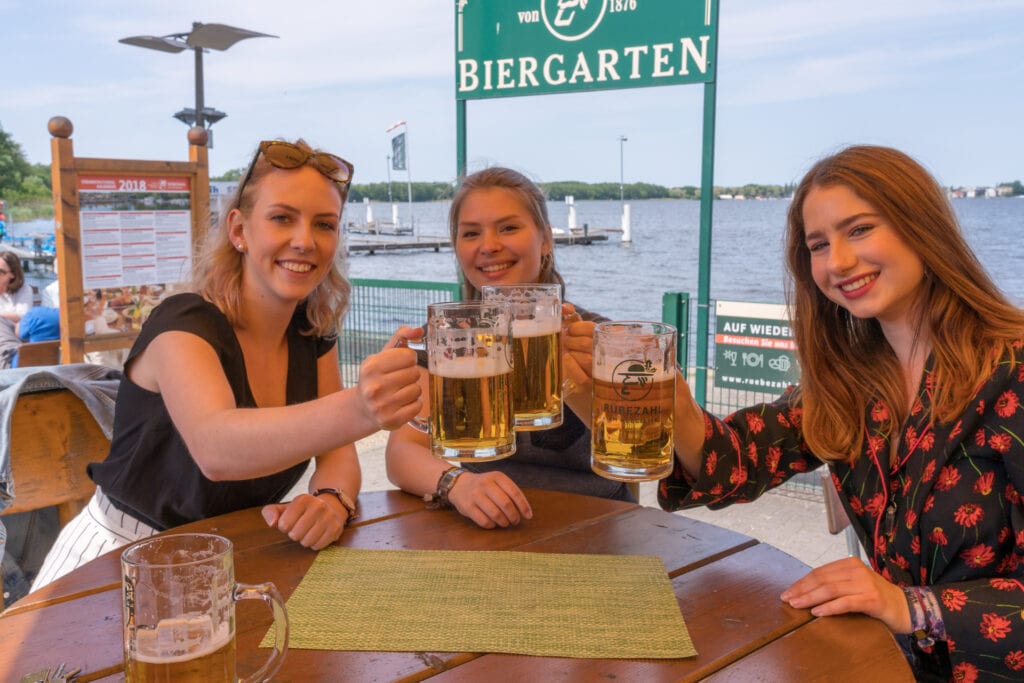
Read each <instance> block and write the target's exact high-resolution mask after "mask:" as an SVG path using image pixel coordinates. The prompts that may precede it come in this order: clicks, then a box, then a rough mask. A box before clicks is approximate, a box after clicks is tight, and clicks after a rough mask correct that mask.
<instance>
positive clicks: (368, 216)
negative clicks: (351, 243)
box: [363, 197, 373, 230]
mask: <svg viewBox="0 0 1024 683" xmlns="http://www.w3.org/2000/svg"><path fill="white" fill-rule="evenodd" d="M363 206H365V207H366V228H367V230H369V229H371V228H372V226H373V207H371V206H370V198H369V197H363Z"/></svg>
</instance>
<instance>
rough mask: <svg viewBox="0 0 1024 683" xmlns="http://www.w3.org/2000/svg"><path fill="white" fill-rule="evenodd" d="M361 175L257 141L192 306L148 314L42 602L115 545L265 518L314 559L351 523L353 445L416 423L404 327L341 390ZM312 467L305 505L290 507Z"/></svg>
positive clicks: (163, 307)
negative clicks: (217, 519) (289, 496)
mask: <svg viewBox="0 0 1024 683" xmlns="http://www.w3.org/2000/svg"><path fill="white" fill-rule="evenodd" d="M351 179H352V166H351V164H349V163H348V162H347V161H345V160H344V159H341V158H340V157H336V156H334V155H332V154H327V153H325V152H321V151H317V150H314V149H312V148H310V146H309V145H307V144H306V143H305V142H304V141H302V140H299V141H297V142H295V143H289V142H283V141H271V142H262V143H260V146H259V149H258V151H257V153H256V156H255V158H254V159H253V161H252V163H251V164H250V166H249V169H248V171H247V173H246V175H245V177H244V179H243V180H242V182H241V183H240V184H239V186H238V190H237V191H236V194H235V196H234V198H233V201H232V204H231V207H232V208H231V209H230V210H229V211H226V212H225V213H224V215H223V216H222V218H221V220H220V223H219V225H218V227H217V229H216V230H214V231H212V232H211V234H210V235H209V236H208V239H207V243H206V244H205V245H204V252H203V254H202V255H201V257H200V258H199V259H198V261H197V263H196V264H195V267H194V269H193V288H192V289H193V292H190V293H183V294H177V295H174V296H171V297H169V298H167V299H166V300H165V301H164V302H162V303H161V304H160V305H159V306H157V308H155V309H154V310H153V313H152V314H151V315H150V317H149V319H148V320H147V321H146V323H145V324H144V325H143V328H142V330H141V331H140V333H139V336H138V338H137V340H136V342H135V345H134V346H133V348H132V350H131V352H130V353H129V356H128V359H127V361H126V363H125V378H124V379H123V380H122V382H121V387H120V389H119V392H118V397H117V407H116V414H115V418H114V436H113V440H112V443H111V448H110V454H109V455H108V456H107V459H106V460H105V461H104V462H102V463H93V464H91V465H90V466H89V476H90V477H91V478H92V479H93V481H95V482H96V484H97V485H98V488H97V491H96V494H95V496H94V497H93V499H92V500H91V501H90V503H89V505H88V506H87V507H86V509H85V510H83V511H82V513H81V514H80V515H78V517H76V518H75V519H74V520H73V521H72V522H71V523H70V524H68V525H67V526H66V527H65V529H64V530H63V531H62V532H61V535H60V537H59V538H58V540H57V543H56V544H55V546H54V548H53V550H51V552H50V554H49V555H48V557H47V559H46V562H45V563H44V565H43V567H42V569H41V570H40V573H39V577H38V578H37V580H36V584H35V586H34V588H38V587H39V586H41V585H44V584H46V583H48V582H50V581H52V580H54V579H55V578H57V577H58V576H61V575H62V574H64V573H66V572H68V571H70V570H71V569H73V568H75V567H76V566H78V565H80V564H83V563H84V562H87V561H88V560H90V559H92V558H94V557H96V556H98V555H100V554H101V553H104V552H107V551H109V550H111V549H113V548H116V547H118V546H120V545H125V544H127V543H130V542H132V541H134V540H136V539H138V538H142V537H145V536H148V535H150V534H153V533H155V532H158V531H162V530H164V529H168V528H171V527H175V526H178V525H181V524H185V523H188V522H192V521H195V520H198V519H204V518H206V517H212V516H214V515H219V514H223V513H227V512H231V511H234V510H240V509H243V508H247V507H252V506H257V505H262V506H264V507H263V517H264V519H266V521H267V524H269V525H270V526H274V527H277V528H278V529H280V530H281V532H282V533H284V534H287V535H288V537H289V538H291V539H292V540H294V541H296V542H298V543H301V544H302V545H303V546H306V547H309V548H312V549H314V550H319V549H321V548H323V547H325V546H327V545H328V544H330V543H332V542H334V541H336V540H337V539H338V538H339V537H340V536H341V534H342V531H343V530H344V527H345V526H346V525H347V524H348V523H349V522H350V521H351V520H352V519H353V517H354V516H355V514H356V509H355V503H354V500H355V498H356V496H357V495H358V493H359V487H360V484H361V475H360V470H359V461H358V459H357V457H356V451H355V448H354V446H353V445H352V444H353V442H355V441H356V440H358V439H360V438H363V437H365V436H367V435H369V434H371V433H373V432H376V431H377V430H379V429H394V428H396V427H398V426H400V425H403V424H405V422H406V421H407V420H409V419H411V418H412V417H414V416H415V415H416V414H417V413H418V412H419V410H420V389H419V385H418V384H417V380H418V377H419V375H418V372H417V370H416V354H415V352H414V351H412V350H410V349H408V348H396V346H398V344H397V342H398V340H400V339H401V340H405V339H415V338H418V337H419V335H420V330H418V329H412V328H403V329H400V330H399V331H398V332H397V333H396V335H395V338H394V339H393V340H392V341H391V342H389V344H388V345H387V346H386V347H385V349H384V350H383V351H381V352H380V353H378V354H376V355H373V356H370V357H369V358H367V359H366V360H365V361H364V362H363V364H362V366H361V368H360V381H359V384H358V386H357V387H354V388H351V389H345V390H343V388H342V385H341V377H340V374H339V370H338V361H337V351H336V346H337V345H336V335H337V332H338V324H339V321H340V319H341V317H342V315H343V314H344V312H345V308H346V306H347V304H348V298H349V291H350V288H349V284H348V281H347V280H346V279H345V273H344V269H345V264H344V253H343V251H342V249H341V213H342V209H343V207H344V205H345V199H346V196H347V194H348V188H349V184H350V182H351ZM311 458H315V460H316V470H315V473H314V474H313V475H312V479H311V481H310V485H309V490H310V494H309V495H306V494H302V495H299V496H298V497H296V498H295V499H294V500H292V501H290V502H287V503H282V502H280V501H281V499H282V497H283V496H284V495H285V494H286V493H287V492H288V491H289V490H290V489H291V488H292V487H293V486H294V485H295V484H296V483H297V482H298V481H299V479H300V477H301V476H302V475H303V473H304V471H305V469H306V466H307V463H308V461H309V460H310V459H311Z"/></svg>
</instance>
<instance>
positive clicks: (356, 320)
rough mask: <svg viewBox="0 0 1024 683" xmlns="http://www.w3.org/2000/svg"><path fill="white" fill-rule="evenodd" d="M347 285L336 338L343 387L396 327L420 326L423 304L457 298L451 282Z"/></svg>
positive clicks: (357, 281)
mask: <svg viewBox="0 0 1024 683" xmlns="http://www.w3.org/2000/svg"><path fill="white" fill-rule="evenodd" d="M351 283H352V297H351V300H350V301H349V311H348V315H347V316H345V321H344V323H343V324H342V328H341V335H340V336H339V338H338V361H339V363H341V378H342V381H343V382H344V383H345V386H347V387H350V386H354V385H355V384H356V382H357V381H358V380H359V364H360V363H362V362H363V359H364V358H366V357H367V356H369V355H371V354H374V353H377V352H378V351H380V350H381V348H382V347H383V346H384V343H385V342H387V340H388V339H390V338H391V335H393V334H394V333H395V330H397V329H398V327H399V326H400V325H412V326H419V325H422V324H423V323H424V322H425V321H426V317H427V304H432V303H436V302H440V301H457V300H459V299H460V298H461V289H460V287H459V285H458V283H455V282H420V281H416V280H373V279H362V278H353V279H352V280H351Z"/></svg>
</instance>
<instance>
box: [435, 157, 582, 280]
mask: <svg viewBox="0 0 1024 683" xmlns="http://www.w3.org/2000/svg"><path fill="white" fill-rule="evenodd" d="M490 188H500V189H503V190H508V191H509V192H511V193H512V194H514V195H515V196H516V198H517V199H519V201H520V203H521V204H522V205H523V207H524V208H525V209H526V211H527V213H528V214H529V215H530V218H531V219H532V220H533V222H534V224H535V225H536V226H537V229H538V230H540V232H541V235H542V236H543V237H544V238H545V239H546V240H547V241H548V243H549V244H551V247H552V249H551V251H549V252H548V253H547V254H544V255H543V256H542V257H541V262H540V275H538V276H537V282H538V283H543V284H557V285H561V287H562V296H565V280H563V279H562V276H561V275H559V273H558V271H557V270H556V269H555V250H554V244H555V240H554V235H553V233H552V231H551V221H550V220H548V206H547V202H546V201H545V200H544V193H543V192H542V191H541V189H540V188H539V187H537V184H536V183H534V182H533V181H532V180H530V179H529V178H527V177H526V176H525V175H523V174H522V173H520V172H519V171H513V170H512V169H511V168H505V167H502V166H492V167H490V168H485V169H483V170H481V171H477V172H476V173H472V174H470V175H468V176H466V177H465V178H463V179H462V183H461V184H460V185H459V189H458V190H457V191H456V192H455V196H454V197H453V198H452V205H451V208H450V209H449V211H448V230H449V236H450V237H451V241H452V245H455V244H456V243H457V242H458V238H459V211H461V209H462V203H463V202H464V201H465V200H466V197H468V196H469V195H470V193H472V192H474V191H476V190H487V189H490ZM456 268H458V269H459V275H460V279H461V280H462V298H463V299H465V300H472V299H479V298H480V291H479V290H478V289H477V288H476V287H474V286H473V283H471V282H470V281H469V278H467V277H466V274H465V273H464V272H462V266H461V265H458V263H456Z"/></svg>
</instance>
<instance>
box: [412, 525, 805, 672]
mask: <svg viewBox="0 0 1024 683" xmlns="http://www.w3.org/2000/svg"><path fill="white" fill-rule="evenodd" d="M806 571H807V566H806V565H805V564H803V563H802V562H800V561H798V560H795V559H793V558H792V557H791V556H789V555H787V554H785V553H783V552H782V551H781V550H778V549H777V548H773V547H771V546H768V545H763V544H757V545H754V546H752V547H748V548H744V549H743V550H741V551H740V552H737V553H735V554H731V555H729V556H727V557H725V558H720V559H719V560H718V561H716V562H713V563H711V564H705V565H703V566H700V567H697V568H695V569H693V570H692V571H689V572H685V573H683V574H682V575H680V576H678V577H677V578H675V579H674V580H673V581H672V586H673V589H674V590H675V593H676V597H677V598H678V600H679V605H680V608H681V609H682V612H683V619H684V620H685V621H686V627H687V630H689V632H690V638H691V639H692V640H693V644H694V646H695V647H696V649H697V657H695V658H689V659H676V660H614V659H569V658H566V659H553V658H542V657H525V656H517V655H484V656H482V657H479V658H477V659H474V660H472V661H470V662H468V663H466V664H464V665H462V666H459V667H458V668H456V669H454V670H450V671H443V672H439V675H438V676H437V677H436V678H432V679H431V681H435V680H436V681H438V683H445V682H448V681H490V680H536V681H541V680H559V681H596V680H609V681H611V680H624V681H634V680H636V681H644V682H645V683H647V682H650V683H659V682H661V681H666V682H667V681H697V680H700V679H701V678H703V677H704V676H706V675H708V674H709V673H711V672H714V671H716V670H717V669H720V668H722V667H723V666H726V665H727V664H728V663H729V662H730V661H732V660H733V659H735V658H737V657H741V656H743V655H744V654H746V653H748V652H750V651H752V650H755V649H757V648H758V647H759V646H760V645H761V644H763V643H764V642H768V641H770V640H771V639H773V638H778V637H780V636H781V635H782V634H784V633H788V632H790V631H793V630H795V629H797V628H798V627H800V626H801V625H802V624H804V623H806V622H807V621H808V620H809V619H810V618H811V617H810V613H808V612H806V611H802V610H794V609H792V608H790V607H789V606H787V605H785V604H783V603H782V602H781V601H780V600H779V598H778V596H779V594H780V593H781V592H782V591H783V590H784V589H785V588H786V587H787V586H788V585H789V584H790V583H792V581H795V580H796V579H797V578H799V577H800V576H802V575H803V574H804V573H805V572H806ZM552 671H556V672H557V673H556V674H552ZM770 671H771V670H770V669H766V670H764V672H762V675H764V674H765V673H767V672H770ZM776 671H785V669H776ZM764 680H783V678H778V677H774V678H773V677H772V676H771V675H768V678H767V679H764Z"/></svg>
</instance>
